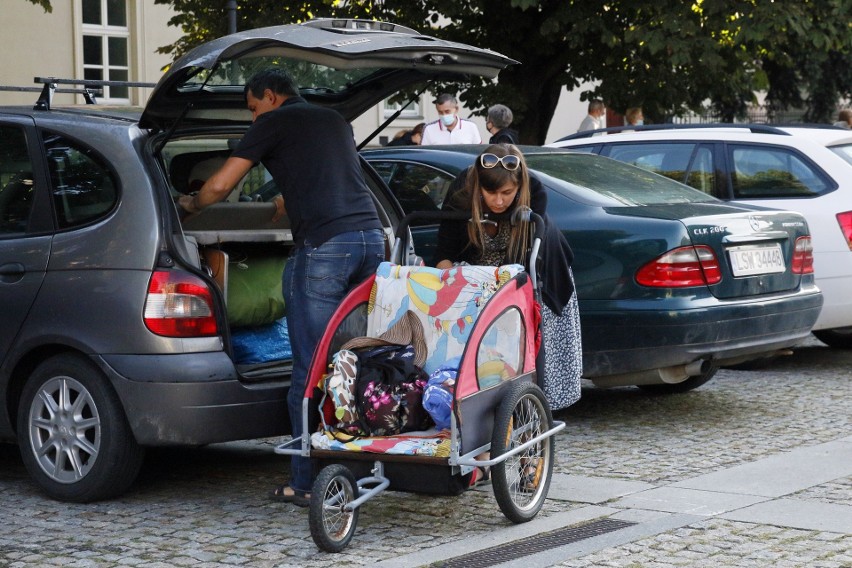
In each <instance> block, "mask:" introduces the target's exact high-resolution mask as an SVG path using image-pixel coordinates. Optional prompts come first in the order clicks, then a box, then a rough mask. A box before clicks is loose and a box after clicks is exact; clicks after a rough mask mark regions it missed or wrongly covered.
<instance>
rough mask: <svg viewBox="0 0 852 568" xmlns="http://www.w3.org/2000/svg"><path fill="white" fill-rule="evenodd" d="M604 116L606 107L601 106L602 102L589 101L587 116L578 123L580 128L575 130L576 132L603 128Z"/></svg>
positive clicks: (596, 100)
mask: <svg viewBox="0 0 852 568" xmlns="http://www.w3.org/2000/svg"><path fill="white" fill-rule="evenodd" d="M604 114H606V106H605V105H604V104H603V101H602V100H600V99H592V100H591V101H589V114H588V115H587V116H586V118H584V119H583V121H582V122H581V123H580V128H578V129H577V132H583V131H586V130H597V129H598V128H603V116H604Z"/></svg>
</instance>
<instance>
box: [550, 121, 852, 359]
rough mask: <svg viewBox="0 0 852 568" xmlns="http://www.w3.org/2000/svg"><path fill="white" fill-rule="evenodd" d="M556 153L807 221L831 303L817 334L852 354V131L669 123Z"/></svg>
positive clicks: (582, 137)
mask: <svg viewBox="0 0 852 568" xmlns="http://www.w3.org/2000/svg"><path fill="white" fill-rule="evenodd" d="M550 146H555V147H560V148H573V149H576V150H582V151H585V152H593V153H596V154H600V155H602V156H608V157H610V158H614V159H616V160H619V161H622V162H627V163H630V164H634V165H637V166H640V167H643V168H646V169H648V170H650V171H653V172H656V173H660V174H664V175H666V176H669V177H671V178H673V179H676V180H678V181H681V182H683V183H686V184H688V185H690V186H692V187H694V188H696V189H700V190H701V191H704V192H706V193H709V194H711V195H714V196H716V197H718V198H720V199H724V200H728V201H732V202H735V203H743V204H750V205H759V206H764V207H773V208H778V209H788V210H792V211H798V212H799V213H801V214H803V215H804V216H805V218H806V219H807V221H808V225H809V226H810V230H811V236H812V239H813V247H814V251H813V254H814V274H815V276H816V282H817V285H818V286H819V288H820V289H821V290H822V293H823V297H824V300H825V303H824V305H823V309H822V312H821V314H820V317H819V319H818V320H817V322H816V324H815V325H814V327H813V333H814V335H816V337H817V338H818V339H820V340H821V341H823V342H824V343H826V344H828V345H830V346H832V347H838V348H852V292H850V291H851V290H852V131H850V130H846V129H842V128H836V127H825V128H820V127H805V126H802V127H774V126H769V125H755V124H752V125H734V124H724V125H706V124H705V125H672V124H666V125H652V126H646V127H630V128H629V129H626V128H608V129H602V130H597V131H589V132H581V133H578V134H575V135H571V136H566V137H565V138H562V139H560V140H558V141H557V142H554V143H553V144H550Z"/></svg>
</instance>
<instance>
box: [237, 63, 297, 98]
mask: <svg viewBox="0 0 852 568" xmlns="http://www.w3.org/2000/svg"><path fill="white" fill-rule="evenodd" d="M266 89H269V90H270V91H272V92H273V93H275V94H277V95H287V96H289V97H297V96H299V85H297V84H296V81H295V80H294V79H293V77H292V76H291V75H290V74H289V73H288V72H287V71H286V70H284V69H281V68H280V67H271V68H269V69H264V70H262V71H258V72H257V73H255V74H254V75H252V76H251V78H250V79H249V80H248V81H247V82H246V86H245V89H243V94H244V95H245V96H246V98H248V94H249V92H250V93H251V94H252V96H253V97H254V98H256V99H259V98H261V97H263V93H264V91H266Z"/></svg>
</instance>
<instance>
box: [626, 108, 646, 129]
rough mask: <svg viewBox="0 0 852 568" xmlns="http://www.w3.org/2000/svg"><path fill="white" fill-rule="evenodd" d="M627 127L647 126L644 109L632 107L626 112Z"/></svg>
mask: <svg viewBox="0 0 852 568" xmlns="http://www.w3.org/2000/svg"><path fill="white" fill-rule="evenodd" d="M624 121H625V126H642V125H643V124H645V115H643V114H642V107H630V108H629V109H627V110H626V111H625V112H624Z"/></svg>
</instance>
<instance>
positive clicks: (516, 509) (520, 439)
mask: <svg viewBox="0 0 852 568" xmlns="http://www.w3.org/2000/svg"><path fill="white" fill-rule="evenodd" d="M552 424H553V417H552V416H551V412H550V406H549V405H548V404H547V400H546V399H545V397H544V393H543V392H542V391H541V389H540V388H539V387H538V386H537V385H535V384H533V383H529V382H523V383H519V384H518V385H517V386H516V387H514V388H513V389H512V390H511V391H509V394H507V395H506V396H505V397H504V398H503V400H502V402H501V403H500V407H499V409H498V411H497V415H496V416H495V418H494V433H493V435H492V437H491V457H492V458H496V457H498V456H500V455H502V454H504V453H506V452H507V451H509V450H512V449H513V448H516V447H518V446H520V445H522V444H523V443H525V442H526V441H528V440H530V439H532V438H534V437H535V436H537V435H539V434H541V433H542V432H546V431H547V430H549V429H550V428H551V426H552ZM553 457H554V447H553V437H552V436H551V437H548V438H545V439H544V440H541V441H540V442H537V443H536V444H533V445H532V446H530V447H529V448H527V449H526V450H524V451H523V452H521V453H519V454H516V455H514V456H511V457H509V458H507V459H506V460H505V461H503V462H501V463H498V464H496V465H494V466H492V468H491V479H492V483H493V487H494V497H495V498H496V499H497V504H498V505H499V506H500V510H501V511H502V512H503V514H504V515H505V516H506V518H508V519H509V520H510V521H512V522H513V523H525V522H527V521H529V520H532V519H533V518H534V517H535V516H536V515H537V514H538V512H539V511H540V510H541V507H542V506H543V505H544V500H545V499H546V498H547V492H548V489H549V488H550V477H551V475H552V473H553Z"/></svg>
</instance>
